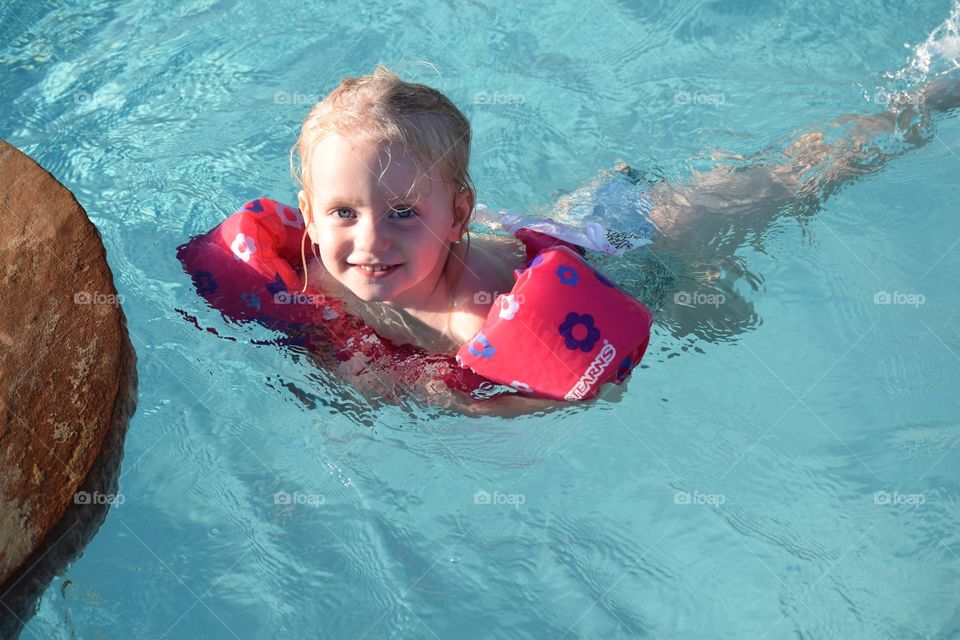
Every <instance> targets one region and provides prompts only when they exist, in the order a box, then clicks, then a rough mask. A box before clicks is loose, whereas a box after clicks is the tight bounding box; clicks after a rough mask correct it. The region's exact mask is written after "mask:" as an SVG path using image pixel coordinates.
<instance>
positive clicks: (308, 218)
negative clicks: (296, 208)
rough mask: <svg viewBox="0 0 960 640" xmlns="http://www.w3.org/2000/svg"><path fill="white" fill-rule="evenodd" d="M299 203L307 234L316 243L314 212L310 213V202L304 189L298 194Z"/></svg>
mask: <svg viewBox="0 0 960 640" xmlns="http://www.w3.org/2000/svg"><path fill="white" fill-rule="evenodd" d="M297 202H298V203H299V205H300V213H301V214H303V224H304V225H306V229H307V233H309V234H310V239H311V240H313V241H314V242H316V238H314V231H315V230H314V228H313V212H312V211H310V200H309V199H307V194H306V192H304V190H303V189H301V190H300V192H299V193H297Z"/></svg>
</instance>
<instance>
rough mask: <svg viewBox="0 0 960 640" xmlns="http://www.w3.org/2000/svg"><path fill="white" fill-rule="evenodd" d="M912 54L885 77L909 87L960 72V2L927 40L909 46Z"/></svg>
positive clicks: (955, 0)
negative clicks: (953, 72)
mask: <svg viewBox="0 0 960 640" xmlns="http://www.w3.org/2000/svg"><path fill="white" fill-rule="evenodd" d="M905 46H906V47H907V48H908V49H912V50H913V55H912V56H911V57H910V59H909V60H908V61H907V64H905V65H904V66H903V67H901V68H900V69H899V70H897V71H893V72H888V73H886V74H884V76H885V77H886V78H888V79H890V80H894V81H901V82H904V83H906V84H907V85H908V86H909V87H910V88H912V87H916V86H918V85H920V84H926V83H928V82H930V81H931V80H933V79H935V78H938V77H940V76H943V75H946V74H948V73H950V72H952V71H955V70H956V69H960V0H954V2H953V10H952V11H951V12H950V16H949V17H948V18H947V19H946V20H944V21H943V22H941V23H940V24H939V25H938V26H937V27H936V28H935V29H934V30H933V31H931V32H930V35H928V36H927V39H926V40H924V41H923V42H921V43H920V44H917V45H914V46H913V47H911V46H910V44H909V43H907V44H905Z"/></svg>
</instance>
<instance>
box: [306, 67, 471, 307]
mask: <svg viewBox="0 0 960 640" xmlns="http://www.w3.org/2000/svg"><path fill="white" fill-rule="evenodd" d="M331 134H338V135H343V136H353V137H356V136H359V137H361V138H364V139H368V140H373V141H376V142H381V143H386V144H398V145H401V146H402V147H403V149H404V150H405V151H406V153H407V154H408V155H409V156H410V157H411V158H412V159H413V161H414V163H415V165H416V167H417V173H418V175H422V176H425V175H427V174H429V173H430V171H431V170H433V169H434V168H436V169H437V170H438V172H439V174H440V176H441V179H442V180H443V181H444V182H446V183H448V184H452V185H453V186H454V187H455V189H454V190H455V191H456V192H457V193H463V192H467V194H468V197H469V202H470V205H471V206H470V211H469V212H468V213H467V215H466V217H465V218H464V219H463V220H457V222H459V223H460V224H461V228H460V235H461V237H463V236H464V235H465V236H466V239H467V246H466V250H467V252H469V250H470V230H469V228H468V226H467V225H468V224H469V222H470V218H471V217H472V215H473V203H474V202H475V200H476V190H475V189H474V186H473V181H472V180H471V178H470V172H469V164H470V143H471V137H472V134H471V129H470V121H469V120H467V118H466V117H465V116H464V115H463V113H461V112H460V110H459V109H458V108H457V107H456V105H454V104H453V102H451V101H450V99H449V98H447V97H446V96H445V95H443V93H441V92H440V91H438V90H436V89H434V88H433V87H428V86H427V85H424V84H419V83H414V82H406V81H404V80H401V79H400V77H399V76H398V75H397V74H396V73H394V72H393V71H391V70H390V69H389V68H387V67H385V66H384V65H382V64H378V65H377V67H376V68H375V69H374V70H373V73H372V74H370V75H367V76H360V77H350V78H343V79H342V80H341V81H340V85H339V86H337V87H336V88H335V89H334V90H333V91H331V92H330V93H329V94H328V95H327V96H326V97H325V98H324V99H323V100H321V101H320V102H318V103H317V104H315V105H314V106H313V107H312V108H311V109H310V112H309V113H308V114H307V117H306V119H305V120H304V121H303V126H302V127H301V129H300V137H299V138H298V140H297V142H296V143H295V144H294V145H293V147H292V148H291V149H290V171H291V173H292V174H293V178H294V180H295V181H296V182H297V183H298V184H299V185H300V187H301V188H302V189H303V190H304V193H305V194H306V196H307V201H308V202H311V201H312V200H311V199H310V195H311V194H310V181H309V176H310V175H311V174H310V163H311V160H312V155H313V149H314V147H315V146H316V144H317V142H319V141H320V140H321V139H323V138H324V136H327V135H331ZM295 154H296V155H297V156H299V166H297V165H296V164H295V163H294V155H295ZM410 187H411V189H412V188H413V185H410ZM454 215H456V213H454ZM306 235H307V233H306V229H304V238H303V239H301V242H300V246H301V254H302V258H303V267H304V290H306V287H307V283H306V278H307V267H306V253H305V251H303V248H304V247H303V240H304V239H306ZM311 248H313V246H312V243H311ZM449 260H450V254H448V256H447V261H448V262H447V265H444V273H447V266H449ZM463 266H465V265H463ZM462 275H463V269H461V270H460V273H459V274H458V275H457V276H456V279H455V282H459V279H460V276H462ZM455 288H456V286H455V285H454V287H451V289H455Z"/></svg>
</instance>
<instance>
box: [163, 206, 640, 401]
mask: <svg viewBox="0 0 960 640" xmlns="http://www.w3.org/2000/svg"><path fill="white" fill-rule="evenodd" d="M303 232H304V224H303V217H302V216H301V214H300V211H299V209H297V208H295V207H289V206H287V205H284V204H282V203H279V202H276V201H274V200H269V199H267V198H258V199H256V200H253V201H251V202H248V203H246V204H245V205H244V206H243V208H241V209H240V210H238V211H236V212H235V213H233V214H232V215H230V216H229V217H228V218H227V219H226V220H224V221H223V222H222V223H220V224H219V225H217V226H216V227H215V228H213V229H212V230H210V231H209V232H207V233H205V234H203V235H200V236H196V237H194V238H192V239H191V240H190V241H189V242H187V243H186V244H184V245H181V246H180V247H179V248H178V250H177V257H178V258H179V259H180V261H181V263H182V264H183V265H184V268H185V269H186V271H187V272H188V273H189V274H190V275H191V277H192V279H193V283H194V285H195V286H196V288H197V291H198V293H200V294H201V295H202V296H203V297H204V298H206V299H207V301H208V302H209V303H210V304H211V305H212V306H213V307H214V308H216V309H218V310H220V311H221V313H223V314H224V315H225V316H227V317H229V318H231V319H235V320H254V321H257V322H260V323H261V324H263V325H265V326H267V327H268V328H271V329H274V330H277V331H281V332H283V333H286V334H288V335H290V336H291V338H292V341H293V342H294V343H295V344H299V345H302V346H304V347H306V348H308V349H310V350H312V351H315V352H319V353H326V354H329V355H331V356H332V357H334V358H336V359H337V360H338V361H340V362H343V361H346V360H348V359H350V358H352V357H355V355H356V354H357V353H358V352H359V353H362V354H363V356H364V357H365V358H366V359H367V361H368V364H369V366H370V367H372V368H381V370H383V371H384V373H385V375H387V374H389V375H393V376H395V379H396V381H397V383H398V385H400V386H402V385H403V384H404V383H410V384H412V383H413V382H414V381H416V380H418V379H420V378H421V377H422V376H423V375H424V372H425V371H428V372H431V373H432V375H433V376H434V377H436V378H439V379H442V380H443V382H444V383H446V384H447V386H449V387H451V388H453V389H456V390H459V391H464V392H468V393H472V394H473V395H474V396H475V397H478V398H482V397H484V394H478V393H477V392H478V391H482V390H485V389H489V388H490V387H491V386H492V385H490V382H494V383H499V384H503V385H508V386H510V387H512V388H513V389H515V390H517V391H519V392H522V393H525V394H528V395H533V396H539V397H547V398H555V399H562V400H582V399H586V398H589V397H592V396H593V395H595V394H596V393H597V391H598V390H599V389H600V387H601V385H603V384H604V383H606V382H615V383H617V384H619V383H620V382H622V381H623V379H624V378H625V377H626V376H627V374H628V373H629V372H630V370H631V369H632V368H633V367H634V366H636V364H637V363H638V362H640V359H641V358H642V357H643V354H644V351H645V350H646V348H647V344H648V342H649V339H650V326H651V324H652V322H653V314H652V313H651V312H650V311H649V310H648V309H647V308H646V307H644V306H643V305H642V304H641V303H640V302H639V301H637V300H636V299H634V298H633V297H631V296H629V295H628V294H626V293H625V292H624V291H622V290H621V289H620V288H619V287H617V286H616V285H615V284H614V283H612V282H611V281H610V280H608V279H607V278H606V277H604V276H603V275H602V274H601V273H600V272H599V271H597V270H595V269H594V268H592V267H591V266H590V265H588V264H587V263H586V262H584V261H583V260H582V258H581V257H580V256H581V255H582V254H583V253H584V250H583V249H582V248H580V247H577V246H575V245H573V244H570V243H568V242H565V241H563V240H560V239H558V238H554V237H552V236H550V235H547V234H544V233H540V232H537V231H532V230H530V229H519V230H517V231H516V232H515V233H514V235H515V237H517V238H518V239H519V240H521V241H522V242H523V243H524V245H525V246H526V254H527V259H528V261H529V262H528V265H527V267H526V268H524V269H517V270H515V271H514V275H515V277H516V283H515V285H514V288H513V290H512V291H510V293H508V294H504V295H500V296H498V297H497V299H496V300H494V304H493V306H492V308H491V310H490V313H489V315H488V317H487V320H486V322H485V323H484V325H483V328H482V329H481V331H480V332H479V333H478V334H477V335H476V336H474V337H473V339H471V340H470V341H469V342H468V343H467V344H465V345H463V346H462V347H461V348H460V350H459V351H458V352H457V354H456V356H453V355H452V354H451V355H438V354H428V353H426V352H425V351H424V350H423V349H421V348H419V347H416V346H414V345H397V344H394V343H392V342H390V341H389V340H386V339H383V338H380V337H379V336H378V335H377V334H376V333H375V332H374V331H373V330H372V329H371V328H370V327H368V326H366V325H365V324H364V323H363V322H362V321H361V320H360V319H359V318H357V317H356V316H352V315H350V314H347V313H346V312H345V311H344V309H343V303H342V302H341V301H340V300H336V299H333V298H329V297H327V296H324V295H323V293H322V292H318V291H315V290H312V289H310V288H309V287H308V288H307V290H306V293H304V294H301V293H300V291H301V290H302V289H303V283H302V281H301V279H300V274H301V271H302V270H301V269H300V268H299V267H298V266H297V267H295V266H294V265H300V264H301V241H302V238H303Z"/></svg>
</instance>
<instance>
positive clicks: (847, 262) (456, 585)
mask: <svg viewBox="0 0 960 640" xmlns="http://www.w3.org/2000/svg"><path fill="white" fill-rule="evenodd" d="M957 12H958V5H957V4H956V3H955V2H954V3H951V2H949V1H946V0H943V1H939V0H938V1H925V2H919V3H890V2H883V1H880V0H876V1H870V2H856V3H850V4H840V3H836V2H825V1H823V0H815V1H811V2H794V1H793V0H790V1H774V2H764V3H759V2H757V3H753V2H744V1H730V2H686V3H680V4H677V3H672V2H649V3H643V4H641V3H627V2H615V1H613V0H600V1H599V2H598V3H589V4H583V3H565V5H564V6H550V7H548V8H536V7H520V6H515V7H505V6H501V5H500V4H499V3H484V2H447V3H442V4H435V5H429V7H427V8H425V7H424V6H423V5H422V4H421V3H410V2H407V3H395V4H382V3H381V4H372V3H367V4H365V5H364V6H363V7H361V8H358V7H347V6H342V7H340V6H330V5H328V6H322V7H313V6H308V3H293V2H287V1H285V0H280V1H275V2H270V3H266V2H199V1H198V2H190V3H180V2H150V3H141V2H129V1H127V2H120V3H105V2H102V3H96V4H93V3H81V2H71V3H52V2H46V3H45V2H27V1H15V2H13V3H10V2H7V3H5V4H4V5H3V7H2V8H0V35H2V38H0V43H3V44H2V45H0V69H2V75H0V98H2V100H3V104H4V108H3V109H2V110H0V137H3V138H5V139H7V140H9V141H10V142H11V143H13V144H14V145H16V146H18V147H20V148H21V149H23V150H24V151H25V152H27V153H29V154H31V155H33V157H35V158H36V159H37V160H38V161H39V162H40V163H41V164H43V165H44V166H45V167H46V168H47V169H48V170H50V171H51V172H52V173H53V174H54V175H55V176H57V177H58V178H59V179H60V180H61V181H62V182H64V183H65V184H66V185H67V186H68V187H69V188H70V189H72V190H73V192H74V193H75V194H76V196H77V198H78V199H79V201H80V202H81V204H83V206H84V207H85V208H86V210H87V211H88V212H89V214H90V216H91V218H92V219H93V220H94V222H95V223H96V225H97V226H98V228H99V229H100V232H101V233H102V235H103V239H104V243H105V245H106V247H107V252H108V259H109V262H110V265H111V267H112V269H113V272H114V275H115V278H116V281H117V287H118V289H119V291H120V293H121V294H122V295H123V296H124V309H125V312H126V314H127V317H128V320H129V328H130V333H131V338H132V340H133V343H134V345H135V347H136V350H137V353H138V358H139V375H140V399H139V408H138V412H137V414H136V415H135V416H134V418H133V421H132V422H131V424H130V429H129V433H128V436H127V440H126V454H125V458H124V462H123V466H122V470H121V474H122V475H121V479H120V490H121V493H122V495H123V498H124V499H123V503H122V504H121V505H119V506H115V507H114V508H113V509H112V510H111V512H110V513H109V515H108V517H107V520H106V522H105V523H104V525H103V527H102V529H101V530H100V532H99V534H98V535H97V537H96V538H95V539H94V541H93V542H92V543H91V544H90V545H89V547H88V548H87V549H86V552H85V554H84V555H83V557H82V558H80V559H79V560H77V561H76V562H75V563H74V564H73V565H72V566H71V567H70V569H69V570H68V572H67V573H66V574H65V575H64V576H62V577H60V578H58V579H56V580H55V581H54V583H53V584H51V586H50V588H49V589H48V590H47V592H46V593H45V595H44V597H43V599H42V600H41V602H40V606H39V611H38V613H37V615H36V616H34V617H33V618H32V619H31V620H29V622H28V624H27V626H26V629H25V630H24V632H23V637H26V638H44V639H46V638H300V637H323V638H536V639H540V638H636V637H650V638H757V639H759V638H788V637H789V638H896V639H904V638H955V637H960V605H958V601H957V593H958V592H960V533H958V532H960V526H958V525H960V472H958V463H960V449H958V448H957V444H958V442H960V407H958V400H957V397H958V396H957V382H958V373H960V329H958V326H960V325H958V322H957V320H958V310H960V290H958V288H957V286H956V276H957V273H958V267H960V249H958V246H960V224H958V222H957V205H958V202H960V201H958V197H957V189H956V185H957V181H958V175H960V158H958V156H960V120H958V118H957V117H956V113H954V114H952V115H947V116H943V117H940V118H938V119H937V120H936V121H935V127H936V128H935V131H934V133H933V134H932V135H933V138H932V139H931V141H930V142H929V144H927V145H925V146H924V147H923V148H921V149H919V150H917V151H915V152H912V153H910V154H907V155H905V156H904V157H902V158H899V159H897V160H895V161H893V162H892V163H891V164H889V165H888V166H887V167H885V168H884V169H883V170H881V171H879V172H875V173H873V174H871V175H867V176H864V177H862V178H860V179H858V180H857V181H855V182H852V183H850V184H847V185H846V186H845V187H844V188H843V189H841V190H840V191H839V192H837V193H835V194H833V195H832V197H830V198H829V199H828V200H826V201H825V202H824V203H822V206H821V207H820V210H819V211H818V212H817V213H816V214H815V215H805V216H803V215H794V213H795V212H794V213H791V212H790V211H784V212H782V213H783V215H781V216H780V217H779V218H776V219H775V220H774V222H773V223H772V224H771V225H769V228H767V229H766V231H764V233H763V234H762V235H759V236H749V237H748V238H747V239H746V240H743V241H737V242H736V243H735V246H733V247H730V246H729V243H723V242H717V243H716V247H717V251H718V254H717V256H716V258H715V259H714V258H709V256H708V257H707V258H702V259H699V260H698V262H696V263H690V264H685V265H681V267H680V271H679V272H678V273H681V276H680V278H679V279H670V278H668V277H667V276H666V275H665V273H666V271H667V269H666V267H663V268H660V269H659V270H658V267H657V265H660V263H659V262H658V261H657V260H656V259H655V257H651V256H649V255H637V256H632V257H630V258H627V259H625V261H621V262H613V261H611V262H609V263H608V265H609V269H610V270H611V272H613V273H615V274H616V276H617V279H618V280H620V281H621V282H623V283H624V286H627V287H628V288H629V289H631V290H632V291H634V292H636V293H637V294H638V295H641V296H642V297H644V299H645V300H646V301H648V302H650V304H651V305H654V306H655V308H654V311H655V313H656V314H657V323H656V324H655V326H654V336H653V339H652V341H651V347H650V350H649V351H648V355H647V357H646V358H645V360H644V366H643V367H642V368H637V369H636V370H635V371H634V373H633V375H632V377H631V379H630V380H629V382H628V384H627V386H626V389H625V390H624V392H623V393H622V394H620V395H617V396H616V397H610V398H604V399H601V400H599V401H597V402H595V403H590V404H585V405H571V406H566V407H563V408H561V409H560V410H558V411H554V412H550V413H548V414H546V415H532V416H527V417H521V418H516V419H512V420H506V419H503V418H498V417H494V416H488V417H483V418H471V419H468V418H462V417H458V416H457V415H455V414H451V413H446V412H443V411H439V410H437V409H435V408H431V407H429V406H427V405H425V404H424V403H422V402H418V401H416V400H412V399H411V400H409V401H405V402H403V403H400V404H399V405H390V404H385V403H375V404H371V402H370V401H368V400H366V399H364V398H363V397H362V396H361V395H360V394H358V393H356V392H355V391H353V390H352V389H351V388H350V387H349V386H348V385H346V384H345V383H343V382H342V381H339V380H337V379H336V378H335V377H333V376H331V375H330V374H329V373H327V372H324V371H321V370H318V369H316V368H314V367H312V366H311V365H309V364H308V363H306V362H305V361H303V360H302V359H300V358H297V357H296V356H295V355H294V354H292V353H291V352H289V351H284V350H280V349H278V348H276V347H270V346H262V345H256V344H253V343H252V341H256V340H264V339H269V338H270V337H272V336H271V335H270V334H269V332H267V331H265V330H263V329H261V328H257V327H251V326H236V325H231V324H229V323H227V322H226V321H224V320H223V319H222V318H221V317H220V315H219V314H218V313H217V312H215V311H213V310H211V309H208V308H206V306H205V305H204V303H203V301H202V300H201V299H200V298H199V297H198V296H197V295H196V293H195V291H194V289H193V287H192V286H191V284H190V281H189V278H188V277H187V276H186V275H185V274H184V273H183V271H182V270H181V267H180V265H179V263H178V262H177V261H176V259H175V256H174V253H175V248H176V246H177V245H179V244H180V243H182V242H184V241H185V240H186V239H187V238H188V237H189V236H191V235H194V234H197V233H200V232H202V231H205V230H207V229H209V228H210V227H212V226H213V225H215V224H216V223H217V222H218V221H219V220H220V219H222V217H223V216H225V215H226V214H227V213H229V212H230V211H231V210H232V209H233V208H234V207H235V206H237V205H239V204H241V203H243V202H244V201H246V200H248V199H250V198H252V197H256V196H258V195H266V196H270V197H274V198H276V199H279V200H282V201H286V202H293V201H294V194H295V191H294V186H293V183H292V181H291V179H290V176H289V169H288V164H287V162H288V156H287V153H288V150H289V147H290V145H292V144H293V142H294V139H295V135H296V131H297V128H298V126H299V123H300V121H301V120H302V118H303V116H304V114H305V113H306V110H307V109H308V108H309V106H310V104H312V102H313V101H314V100H315V99H317V98H318V97H319V96H321V95H322V94H324V93H325V92H326V91H328V90H330V89H331V88H332V87H333V86H335V84H336V82H337V81H338V79H339V78H340V77H342V76H344V75H358V74H361V73H366V72H369V71H370V70H372V69H373V67H374V65H375V64H376V63H378V62H383V63H387V64H390V65H392V66H393V67H394V68H396V69H397V70H399V71H400V72H401V73H403V74H404V75H405V76H406V77H407V78H409V79H415V80H419V81H423V82H427V83H429V84H433V85H435V86H438V87H439V88H441V89H442V90H444V91H445V92H447V94H448V95H449V96H450V97H451V98H452V99H453V100H454V101H455V102H456V103H457V104H458V105H460V106H461V107H462V108H463V110H464V111H465V113H466V114H467V115H468V116H469V117H470V119H471V121H472V122H473V125H474V134H475V147H474V160H473V165H472V173H473V176H474V179H475V181H476V184H477V187H478V191H479V198H480V200H481V201H482V202H484V203H486V204H487V205H488V206H491V207H493V208H499V207H503V208H510V209H514V210H540V211H543V210H547V209H549V207H550V206H551V203H553V202H554V201H555V200H556V198H558V197H561V196H562V195H563V194H564V193H565V192H569V191H571V190H573V189H576V188H577V187H578V186H580V185H582V184H585V183H588V182H589V181H590V180H592V179H593V178H594V177H595V176H596V175H597V174H598V172H599V171H601V170H604V169H606V168H609V167H611V166H613V164H614V163H615V161H616V160H617V159H621V158H622V159H625V160H626V161H627V162H629V163H630V164H631V165H634V166H638V167H643V168H644V169H645V170H647V171H649V172H652V173H653V174H655V175H657V176H659V177H662V178H664V179H666V180H668V181H671V182H681V181H683V180H685V179H687V178H689V177H690V176H691V174H692V172H694V171H699V170H703V169H705V168H709V167H710V166H711V165H712V164H714V163H715V162H717V160H716V159H715V158H717V157H719V158H725V159H727V160H729V161H732V160H731V159H733V158H734V157H735V156H737V155H738V154H752V153H757V152H760V151H762V150H763V149H765V148H766V147H768V145H777V144H782V143H783V141H784V140H788V139H790V137H791V136H792V135H793V132H796V131H798V130H809V128H810V127H815V126H816V125H817V123H824V122H826V121H828V120H829V119H831V118H833V117H835V116H837V115H840V114H842V113H862V114H868V113H875V112H877V111H878V110H879V109H881V108H882V105H881V104H879V102H880V101H878V99H877V97H876V96H877V95H878V94H881V95H882V92H884V91H889V90H893V89H896V88H901V87H904V86H906V87H910V86H916V85H918V84H919V83H921V82H924V81H928V80H931V79H933V78H936V77H939V76H940V75H941V74H942V73H943V72H945V71H946V70H948V69H950V68H951V63H950V62H949V60H950V58H951V57H952V55H953V53H955V46H956V41H954V40H951V38H952V37H955V36H956V35H957V32H956V20H957V15H956V14H957ZM951 14H953V17H952V18H951ZM951 29H952V31H951ZM418 60H429V61H431V62H432V63H434V64H435V65H436V67H437V70H434V69H431V68H429V67H426V66H423V65H419V64H416V63H415V61H418ZM891 76H892V77H891ZM771 217H772V216H771ZM721 251H726V252H727V253H726V254H723V255H721V253H719V252H721ZM721 258H722V259H721ZM718 265H719V266H718ZM731 265H733V267H731ZM661 267H662V265H661ZM731 268H734V270H736V269H735V268H739V269H740V270H741V271H742V272H743V273H744V275H743V277H741V278H739V279H737V280H736V281H735V282H733V281H725V282H726V284H725V285H724V286H726V287H727V289H726V293H727V294H728V296H729V297H730V299H731V300H735V302H736V306H735V307H731V308H730V309H731V310H730V313H731V314H733V313H734V312H736V315H737V321H736V322H732V321H731V322H725V321H724V320H723V317H722V315H721V316H718V315H717V312H716V309H713V310H711V309H709V308H703V309H699V310H697V311H696V312H695V313H690V312H689V311H687V312H686V313H684V309H682V308H680V307H679V306H678V304H677V302H676V300H675V293H676V292H677V291H678V290H683V288H684V286H685V285H684V282H691V280H689V279H687V280H684V279H683V278H684V277H685V276H683V275H682V274H684V273H686V274H691V273H694V272H697V271H711V270H717V269H720V270H722V271H724V272H725V273H726V272H727V271H729V270H730V269H731ZM705 291H709V290H708V289H706V290H705ZM884 292H886V293H888V294H889V300H890V301H891V302H892V303H891V304H878V303H877V302H876V301H879V302H883V301H885V300H886V299H887V298H884V297H883V296H882V295H880V297H879V298H878V297H877V296H878V294H883V293H884ZM734 296H736V298H734ZM909 296H912V297H909ZM918 296H922V302H920V300H921V298H920V297H918ZM875 300H876V301H875ZM178 310H181V311H183V312H184V313H186V314H188V315H192V316H195V317H196V318H197V322H198V324H199V325H200V326H201V327H203V328H206V327H212V328H215V329H216V330H217V331H218V332H219V333H221V334H223V335H228V336H232V337H235V338H237V339H236V340H235V341H229V340H223V339H219V338H217V337H216V336H214V335H213V334H211V333H209V332H207V331H205V330H198V329H197V327H196V326H194V325H193V324H191V323H190V322H188V321H186V320H185V319H184V316H183V315H182V314H181V313H180V311H178Z"/></svg>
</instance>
